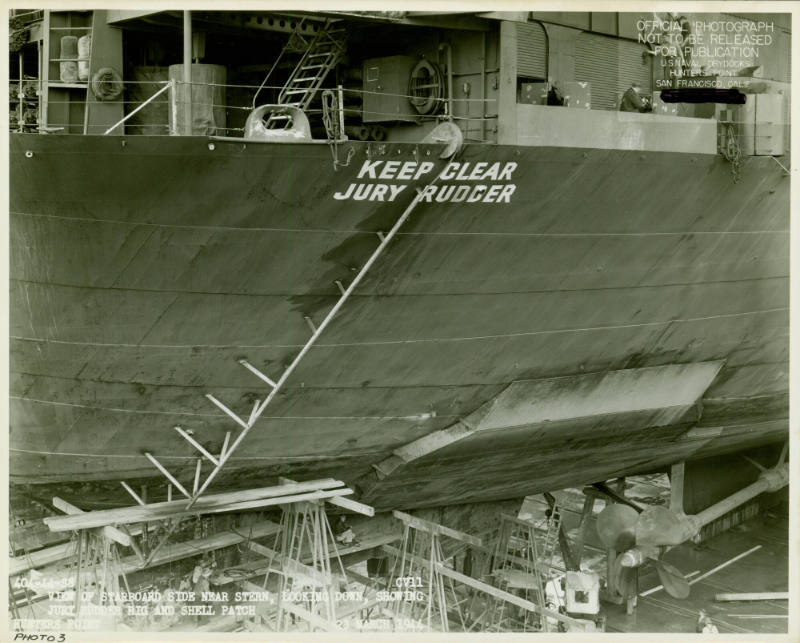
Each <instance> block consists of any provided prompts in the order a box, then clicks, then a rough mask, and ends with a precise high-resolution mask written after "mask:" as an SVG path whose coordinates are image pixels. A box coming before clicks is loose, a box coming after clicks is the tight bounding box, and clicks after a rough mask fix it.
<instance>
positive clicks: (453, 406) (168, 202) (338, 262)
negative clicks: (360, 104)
mask: <svg viewBox="0 0 800 643" xmlns="http://www.w3.org/2000/svg"><path fill="white" fill-rule="evenodd" d="M210 143H211V141H210V140H209V139H205V138H166V137H163V138H158V137H156V138H147V137H135V138H127V139H124V140H123V139H121V138H119V137H116V138H114V137H105V138H104V137H67V136H65V137H57V136H34V135H12V137H11V157H10V163H11V186H12V189H11V206H10V210H11V215H10V216H11V219H10V220H11V226H10V228H11V278H12V281H11V294H10V305H11V336H12V337H11V396H12V399H11V437H10V446H11V449H12V450H11V463H10V467H11V470H10V472H11V478H12V481H19V482H35V483H43V482H55V481H61V480H120V479H130V478H133V477H143V476H153V475H154V474H155V476H158V475H159V474H158V473H157V472H156V471H155V470H154V469H153V467H152V465H150V464H149V462H148V461H147V460H146V459H145V458H144V457H143V456H142V455H141V451H142V450H144V449H147V450H150V451H152V452H153V453H154V454H156V455H157V456H159V457H160V458H161V459H162V461H164V462H165V463H166V464H167V465H168V466H169V467H171V468H172V469H173V470H174V471H175V472H177V473H178V474H179V475H184V476H186V477H187V478H188V477H190V471H191V470H193V461H194V457H195V455H196V452H194V451H193V448H192V447H191V446H190V445H189V444H187V443H185V442H184V441H183V440H182V439H181V438H180V437H179V436H178V435H177V433H175V432H174V431H173V430H172V429H171V427H172V426H174V425H176V424H180V425H181V426H183V427H184V428H186V429H191V430H193V431H194V435H195V437H197V438H198V439H200V440H201V441H202V442H203V443H204V444H207V445H208V446H209V447H212V448H214V449H217V450H218V449H219V447H220V445H221V443H222V440H223V437H224V435H225V432H226V431H228V430H235V428H236V426H235V425H234V424H233V423H232V422H231V421H229V420H227V419H226V417H225V416H223V415H222V414H221V413H220V412H219V411H218V409H216V407H214V406H213V405H211V404H210V403H209V402H208V400H206V399H205V398H204V397H203V395H204V394H205V393H208V392H211V393H214V395H216V396H217V397H218V398H220V399H221V400H223V401H225V402H226V403H227V404H228V405H229V406H231V407H232V408H233V409H234V410H236V411H237V412H239V413H240V414H242V415H244V416H245V417H246V416H247V413H248V412H249V410H250V408H251V406H252V400H253V399H256V398H261V399H263V396H264V389H263V387H261V386H260V385H259V384H260V382H259V380H257V379H256V378H254V377H253V376H252V375H251V374H250V373H248V372H247V371H246V370H245V369H243V368H242V367H241V366H240V365H239V364H238V363H237V359H239V358H242V357H246V358H247V359H248V360H249V361H250V362H252V363H253V364H256V365H257V366H258V367H259V368H261V369H262V370H264V371H265V372H267V373H268V374H270V375H271V376H273V377H277V376H278V375H279V374H280V372H281V370H282V368H283V365H285V364H287V363H288V362H289V360H291V358H292V357H293V356H294V355H295V354H296V353H297V351H298V350H299V348H300V346H302V344H303V343H304V342H305V341H306V340H307V338H308V336H309V334H310V330H309V327H308V326H307V324H306V322H305V321H304V319H303V318H304V316H306V315H308V316H310V317H312V319H314V320H316V321H317V322H319V321H320V320H321V319H322V317H323V316H324V314H325V313H326V312H327V311H328V310H329V309H330V307H331V306H332V305H333V304H334V303H335V301H336V299H337V297H338V289H337V286H336V285H335V283H334V282H335V281H336V280H340V281H342V282H343V283H345V284H347V283H348V282H349V281H350V280H351V279H352V276H353V275H354V274H355V273H354V269H356V268H357V267H359V266H360V265H362V264H363V262H364V261H365V260H366V259H367V257H368V256H369V255H370V253H371V252H372V251H373V250H374V248H375V247H376V245H377V244H378V241H379V240H378V237H377V235H376V234H375V231H378V230H382V231H385V230H388V229H389V228H390V227H391V225H392V224H393V222H394V221H395V220H396V219H397V217H398V216H399V215H400V213H401V212H402V210H403V209H404V208H405V207H406V206H407V205H408V203H409V202H410V200H411V198H412V186H413V185H414V184H415V182H414V181H413V180H411V181H399V182H398V181H383V183H387V184H388V183H392V184H395V185H400V184H405V185H407V186H408V187H407V188H406V189H405V190H404V191H403V192H402V193H400V194H398V196H397V198H396V200H395V201H394V202H385V201H384V202H376V201H372V202H371V201H368V200H364V201H354V200H351V199H348V200H337V199H335V198H333V195H334V194H335V193H336V192H340V193H345V192H346V191H347V189H348V186H349V185H350V184H351V183H359V182H367V181H359V180H357V179H356V175H357V173H358V171H359V169H360V168H361V167H362V164H363V163H364V162H365V161H366V160H370V159H371V160H372V161H375V160H384V161H386V160H400V161H408V160H410V161H425V160H436V162H437V164H438V165H437V168H438V167H441V165H442V164H443V163H444V161H439V160H438V157H437V154H438V148H437V147H435V146H422V145H411V144H397V145H395V144H387V145H385V146H382V147H380V146H378V145H376V144H374V143H373V144H372V146H371V147H370V146H369V145H368V144H366V143H365V144H346V145H343V146H340V148H339V150H338V154H339V157H340V159H342V160H343V159H345V158H346V157H347V151H348V149H353V150H354V152H353V156H352V158H351V161H350V165H349V166H348V167H344V168H339V169H338V170H334V168H333V164H332V161H331V158H332V152H331V149H330V148H329V146H327V145H316V144H305V145H302V144H253V143H249V144H247V145H244V144H243V143H242V142H228V141H213V147H214V149H213V150H212V149H209V147H210ZM26 151H29V152H32V153H33V154H32V156H31V157H28V156H26ZM428 152H430V154H428ZM460 159H461V160H462V161H469V162H472V163H476V162H502V163H505V162H511V161H513V162H515V163H517V168H516V169H515V170H514V172H513V176H512V180H511V181H502V182H503V183H509V182H510V183H513V184H515V185H516V188H515V190H514V193H513V195H511V197H510V203H484V202H476V203H464V202H462V203H430V204H428V203H422V204H420V206H419V207H418V208H417V209H416V210H415V212H414V213H413V214H412V216H411V218H410V220H409V221H408V223H407V224H406V225H405V226H404V228H403V229H402V230H401V233H400V235H399V236H398V238H397V239H396V240H395V241H393V242H392V244H391V245H390V247H389V249H388V250H387V252H386V254H384V255H383V256H382V257H380V258H379V260H378V261H377V263H376V265H375V267H374V269H373V270H372V272H370V273H369V274H368V276H367V278H366V279H365V281H364V282H363V284H362V285H361V286H360V287H359V288H358V290H357V291H356V294H355V295H354V296H353V298H351V300H350V301H348V302H347V303H346V304H345V307H344V308H343V310H342V313H341V315H340V316H339V317H337V319H336V320H335V321H334V322H333V324H332V325H331V326H330V328H329V329H328V330H327V331H326V332H325V334H324V335H323V336H322V338H321V339H320V341H319V344H318V346H316V347H315V348H313V349H312V350H311V352H310V353H309V355H308V356H307V358H306V359H305V360H304V361H303V362H302V363H301V365H300V366H299V367H298V369H297V371H296V372H295V373H294V374H293V376H292V377H291V379H290V380H289V382H288V384H287V387H286V389H285V390H284V392H283V393H282V394H280V395H279V396H278V397H277V398H276V400H275V401H274V403H273V404H272V405H271V406H270V407H269V408H268V409H267V411H266V412H265V414H264V416H263V417H262V419H261V420H259V422H258V424H257V425H256V427H255V428H254V429H253V431H252V432H251V433H250V435H248V437H247V438H246V442H244V443H243V446H242V447H241V449H240V450H239V451H238V452H237V453H236V455H235V456H234V457H233V459H232V460H231V462H230V464H229V465H228V467H227V468H226V474H225V475H223V476H220V479H219V480H220V485H234V484H244V483H245V482H246V481H247V482H249V481H250V480H252V479H255V478H258V477H266V476H271V475H275V474H276V473H281V474H285V473H291V474H292V475H295V476H298V477H301V476H317V475H320V474H326V475H327V474H329V473H330V474H333V475H337V476H341V477H343V478H344V479H346V480H347V481H348V482H353V483H359V484H360V485H362V488H363V492H364V496H365V497H367V499H368V500H371V501H372V502H374V503H375V504H377V505H379V506H420V505H433V504H443V503H452V502H466V501H475V500H489V499H495V498H501V497H512V496H519V495H523V494H527V493H533V492H536V491H540V490H543V489H548V488H558V487H563V486H567V485H574V484H581V483H584V482H590V481H593V480H598V479H603V478H607V477H609V476H613V475H618V474H621V473H625V472H632V471H637V470H646V469H648V468H650V469H652V468H655V467H658V466H662V465H664V464H666V463H669V462H672V461H675V460H678V459H682V458H686V457H700V456H704V455H711V454H715V453H720V452H725V451H734V450H738V449H742V448H747V447H749V446H754V445H759V444H765V443H769V442H774V441H776V440H780V439H782V438H783V437H785V435H786V434H787V431H788V419H787V418H788V393H787V391H788V265H789V261H788V246H789V236H788V228H789V223H788V222H789V208H788V199H789V179H788V177H785V176H784V175H783V171H782V170H781V168H780V167H778V165H777V164H776V163H775V162H774V160H772V159H770V158H753V159H750V160H749V162H748V163H747V164H746V165H745V167H744V169H743V173H742V180H741V182H740V183H738V184H734V183H733V181H732V178H731V174H730V169H729V166H728V165H727V164H726V163H725V162H724V161H723V160H722V159H720V158H718V157H714V156H704V155H684V154H670V153H654V152H629V151H608V150H579V149H554V148H531V147H503V146H478V145H474V146H473V145H468V146H466V148H465V149H464V150H463V152H462V154H461V157H460ZM425 178H430V177H421V178H420V180H419V181H418V182H417V183H416V184H417V185H423V184H424V183H425V180H424V179H425ZM380 182H381V181H380V180H373V181H371V183H380ZM710 360H724V361H725V363H724V366H723V368H722V370H721V372H720V374H719V375H718V376H717V378H716V379H715V380H714V382H713V383H712V385H711V387H710V388H709V389H708V391H706V394H705V396H704V398H703V412H702V415H701V416H700V418H699V420H693V421H691V422H679V423H676V424H674V425H671V426H670V427H666V428H661V429H659V430H657V431H656V430H651V431H645V432H642V431H631V430H629V429H626V428H625V427H620V426H614V425H613V423H610V422H605V423H604V422H603V421H602V419H598V421H597V422H587V423H585V424H576V425H574V426H572V427H559V428H558V429H557V430H555V429H554V430H553V431H551V432H550V433H548V434H545V435H542V434H541V433H538V434H537V435H536V436H535V437H534V436H533V435H529V434H525V433H524V432H519V431H518V432H509V433H507V434H504V435H498V434H486V435H480V436H475V437H472V438H470V439H469V440H465V441H462V442H460V443H458V444H456V445H455V446H452V447H448V448H446V449H443V450H442V451H441V452H438V453H435V454H433V455H431V456H427V457H425V458H422V459H421V460H418V461H416V462H415V463H413V464H412V465H409V466H408V467H406V468H405V469H403V470H402V471H401V472H399V473H398V475H397V476H395V477H392V476H390V477H388V478H386V479H385V480H384V481H377V480H376V479H373V478H372V473H371V472H372V469H371V466H370V465H372V464H375V463H377V462H379V461H381V460H383V459H384V458H386V457H388V456H390V455H391V452H392V450H393V449H395V448H397V447H400V446H402V445H404V444H406V443H408V442H410V441H412V440H414V439H416V438H419V437H421V436H423V435H426V434H428V433H430V432H432V431H434V430H436V429H441V428H444V427H447V426H449V425H452V424H453V423H454V422H456V420H457V419H458V418H460V417H463V416H465V415H468V414H469V413H470V412H472V411H474V410H475V409H476V408H478V407H479V406H480V405H481V404H482V403H484V402H485V401H486V400H488V399H490V398H492V397H494V396H495V395H497V394H498V393H499V392H500V391H502V390H503V389H504V388H505V387H506V386H507V385H508V384H509V383H510V382H512V381H515V380H522V379H539V378H547V377H556V376H564V375H572V374H578V373H584V372H585V373H591V372H603V371H611V370H619V369H630V368H637V367H644V366H654V365H661V364H687V363H695V362H701V361H710ZM432 411H434V412H435V413H436V416H435V417H433V418H430V419H422V418H420V417H418V416H420V415H422V414H426V413H430V412H432ZM693 427H694V428H693ZM690 429H692V431H691V432H689V430H690ZM717 429H719V430H717ZM570 431H571V433H569V435H570V436H571V437H570V440H569V441H567V440H565V439H564V435H566V434H567V433H568V432H570ZM704 431H705V432H704ZM234 472H235V473H236V477H235V478H234V477H233V475H234Z"/></svg>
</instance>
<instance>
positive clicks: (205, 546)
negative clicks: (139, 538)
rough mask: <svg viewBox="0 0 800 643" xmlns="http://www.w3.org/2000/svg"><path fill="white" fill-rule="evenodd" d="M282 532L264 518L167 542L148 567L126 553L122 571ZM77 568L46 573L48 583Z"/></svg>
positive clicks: (156, 565)
mask: <svg viewBox="0 0 800 643" xmlns="http://www.w3.org/2000/svg"><path fill="white" fill-rule="evenodd" d="M278 531H280V525H278V524H277V523H274V522H271V521H269V520H265V521H263V522H260V523H258V524H255V525H252V526H251V527H240V528H239V529H238V530H237V531H235V532H234V531H223V532H220V533H218V534H214V535H213V536H209V537H207V538H196V539H194V540H188V541H185V542H180V543H174V544H172V545H165V546H164V547H162V548H161V550H160V551H159V552H158V553H157V554H156V556H155V558H154V559H153V560H152V561H150V563H149V564H148V565H147V566H143V565H142V563H141V561H140V560H139V557H138V556H135V555H132V556H126V557H125V558H123V559H122V560H121V561H120V566H119V571H120V573H125V574H129V573H131V572H134V571H138V570H140V569H149V568H150V567H158V566H159V565H165V564H166V563H171V562H173V561H176V560H181V559H183V558H191V557H193V556H199V555H201V554H204V553H206V552H209V551H214V550H215V549H221V548H223V547H230V546H232V545H238V544H239V543H241V542H244V541H246V540H249V539H251V538H263V537H265V536H271V535H272V534H275V533H277V532H278ZM73 575H74V571H68V572H59V573H57V574H52V575H48V576H47V580H48V582H53V583H58V582H63V581H66V580H69V579H70V578H71V577H73Z"/></svg>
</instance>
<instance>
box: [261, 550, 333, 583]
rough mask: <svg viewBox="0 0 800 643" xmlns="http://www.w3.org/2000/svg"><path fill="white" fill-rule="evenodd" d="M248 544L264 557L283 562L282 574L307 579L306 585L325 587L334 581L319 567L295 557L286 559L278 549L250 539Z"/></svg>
mask: <svg viewBox="0 0 800 643" xmlns="http://www.w3.org/2000/svg"><path fill="white" fill-rule="evenodd" d="M247 546H248V547H249V548H250V549H251V550H252V551H254V552H256V553H257V554H260V555H261V556H263V557H264V558H266V559H268V560H267V562H268V561H269V559H272V560H273V561H274V562H278V563H280V564H281V572H280V573H281V574H283V575H284V576H286V577H288V578H298V579H301V580H302V579H305V580H307V582H304V583H303V584H304V585H313V586H319V587H325V586H327V585H330V584H331V583H332V582H333V579H332V578H331V576H330V575H329V574H324V573H322V572H321V571H319V570H318V569H314V568H313V567H309V566H308V565H305V564H304V563H301V562H299V561H296V560H294V559H290V560H286V558H285V557H284V556H283V555H282V554H279V553H278V552H277V551H275V550H273V549H270V548H269V547H265V546H264V545H261V544H259V543H256V542H253V541H250V542H248V543H247ZM308 562H310V561H308Z"/></svg>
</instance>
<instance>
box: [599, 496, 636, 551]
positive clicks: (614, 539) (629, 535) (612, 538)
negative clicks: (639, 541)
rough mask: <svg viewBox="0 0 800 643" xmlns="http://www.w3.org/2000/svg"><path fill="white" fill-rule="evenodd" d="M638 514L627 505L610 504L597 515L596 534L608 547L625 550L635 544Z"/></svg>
mask: <svg viewBox="0 0 800 643" xmlns="http://www.w3.org/2000/svg"><path fill="white" fill-rule="evenodd" d="M638 517H639V514H638V513H636V510H635V509H633V508H632V507H629V506H627V505H619V504H611V505H608V506H606V508H605V509H603V511H601V512H600V513H599V514H598V515H597V535H598V536H599V537H600V540H601V541H602V542H603V544H604V545H605V546H606V547H608V548H609V549H615V550H616V551H625V550H626V549H630V548H631V547H633V546H634V545H635V544H636V533H635V531H634V528H635V526H636V519H637V518H638Z"/></svg>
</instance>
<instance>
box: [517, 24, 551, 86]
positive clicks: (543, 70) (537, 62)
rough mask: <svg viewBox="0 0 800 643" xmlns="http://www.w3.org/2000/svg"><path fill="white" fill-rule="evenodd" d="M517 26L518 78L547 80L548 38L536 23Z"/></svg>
mask: <svg viewBox="0 0 800 643" xmlns="http://www.w3.org/2000/svg"><path fill="white" fill-rule="evenodd" d="M516 24H517V76H526V77H528V78H547V36H546V35H545V33H544V28H543V27H542V25H540V24H539V23H536V22H530V23H525V22H518V23H516Z"/></svg>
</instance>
